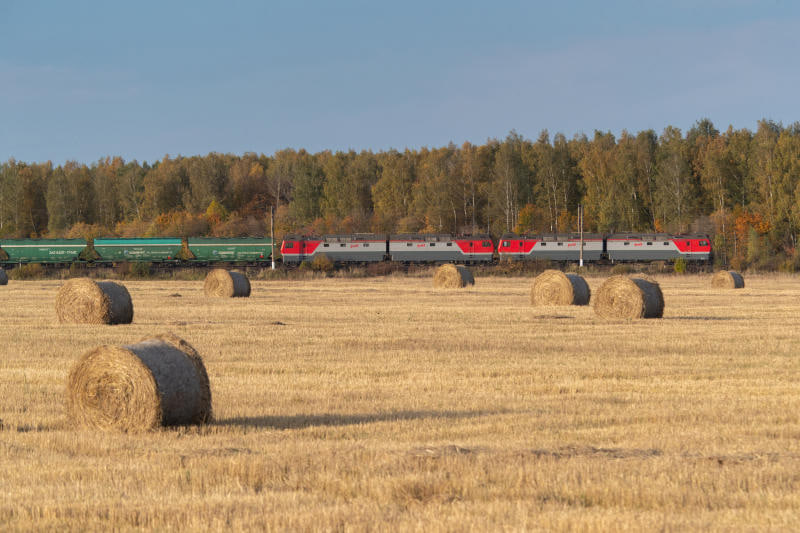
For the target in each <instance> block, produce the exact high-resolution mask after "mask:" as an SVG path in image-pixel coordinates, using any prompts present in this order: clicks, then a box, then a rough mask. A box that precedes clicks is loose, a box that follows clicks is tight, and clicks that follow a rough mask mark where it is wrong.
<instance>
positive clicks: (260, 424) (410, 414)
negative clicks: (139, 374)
mask: <svg viewBox="0 0 800 533" xmlns="http://www.w3.org/2000/svg"><path fill="white" fill-rule="evenodd" d="M509 412H510V411H504V410H498V411H397V412H391V413H363V414H338V413H326V414H319V415H307V414H302V415H291V416H252V417H249V416H243V417H233V418H226V419H219V420H216V421H214V422H213V424H214V425H217V426H242V427H251V428H252V427H256V428H271V429H305V428H309V427H321V426H352V425H358V424H372V423H376V422H397V421H403V420H421V419H426V418H444V419H449V420H453V419H463V418H478V417H481V416H491V415H498V414H506V413H509Z"/></svg>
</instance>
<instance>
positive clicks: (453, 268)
mask: <svg viewBox="0 0 800 533" xmlns="http://www.w3.org/2000/svg"><path fill="white" fill-rule="evenodd" d="M467 285H475V278H473V277H472V272H470V271H469V269H468V268H467V267H465V266H461V265H452V264H449V263H448V264H446V265H442V266H440V267H439V268H437V269H436V273H435V274H434V275H433V286H434V287H435V288H437V289H461V288H463V287H466V286H467Z"/></svg>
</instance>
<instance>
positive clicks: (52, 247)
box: [0, 239, 86, 263]
mask: <svg viewBox="0 0 800 533" xmlns="http://www.w3.org/2000/svg"><path fill="white" fill-rule="evenodd" d="M0 249H2V250H3V251H4V252H5V256H8V259H2V260H0V263H71V262H72V261H75V260H77V259H78V256H79V255H80V254H81V252H82V251H83V250H84V249H86V241H85V240H84V239H0Z"/></svg>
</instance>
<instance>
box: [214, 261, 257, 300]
mask: <svg viewBox="0 0 800 533" xmlns="http://www.w3.org/2000/svg"><path fill="white" fill-rule="evenodd" d="M203 291H204V292H205V293H206V296H212V297H215V298H245V297H247V296H250V280H248V279H247V276H245V275H244V274H242V273H241V272H236V271H234V270H225V269H222V268H215V269H214V270H212V271H211V272H209V273H208V276H206V282H205V284H204V285H203Z"/></svg>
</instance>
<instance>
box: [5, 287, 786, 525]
mask: <svg viewBox="0 0 800 533" xmlns="http://www.w3.org/2000/svg"><path fill="white" fill-rule="evenodd" d="M656 280H657V281H658V282H659V284H660V286H661V289H662V291H663V293H664V298H665V300H666V301H667V302H668V304H667V306H666V307H665V309H664V317H663V319H661V320H641V321H628V320H613V319H612V320H609V319H603V318H599V317H597V316H595V314H594V312H593V310H592V309H591V308H590V307H586V306H580V307H578V306H572V307H564V308H557V309H556V308H548V307H531V306H530V286H531V281H532V278H503V279H501V278H491V277H486V278H481V283H480V284H478V285H475V286H474V287H473V288H471V289H470V290H469V291H452V292H446V293H445V292H441V291H439V292H437V291H431V290H430V283H431V281H430V278H416V279H405V278H402V277H394V276H388V277H384V278H374V279H362V280H341V279H326V280H313V281H296V282H263V281H254V282H252V283H253V285H254V287H253V295H252V296H251V297H250V298H246V299H208V298H206V297H205V296H204V294H203V289H202V286H201V284H198V283H197V282H194V281H188V282H180V281H172V282H134V281H131V282H126V287H127V288H128V290H129V291H130V293H131V296H132V298H133V299H134V300H135V301H136V306H137V307H136V321H135V322H134V323H133V324H129V325H123V326H116V327H109V326H104V325H97V326H91V327H87V326H86V325H72V324H59V323H58V322H57V320H56V317H55V316H54V314H53V310H52V301H53V294H54V293H55V292H56V291H57V289H58V287H59V285H60V282H58V281H53V282H48V281H45V282H41V281H37V282H33V281H30V282H22V281H19V282H16V283H13V284H10V285H8V286H7V287H4V288H3V305H4V311H3V319H2V320H0V338H2V339H3V342H2V344H1V345H0V346H2V348H0V419H2V428H0V489H1V490H2V494H3V498H2V499H0V529H3V530H12V531H13V530H30V529H40V530H41V529H52V530H85V529H89V530H96V529H121V530H131V529H157V530H165V529H169V528H172V529H191V530H194V529H214V530H219V529H233V530H237V529H260V528H263V529H305V530H311V529H313V530H319V529H323V530H331V529H337V530H338V529H351V530H356V531H357V530H367V529H375V528H376V527H377V528H380V529H395V530H420V529H424V530H426V531H444V530H464V529H470V528H472V529H482V530H497V529H506V530H531V529H550V530H553V529H555V530H564V529H577V530H605V531H608V530H621V529H635V530H638V529H666V530H675V529H678V530H682V529H692V530H720V531H722V530H724V531H729V530H731V529H745V530H765V529H773V530H789V529H792V528H794V527H796V524H797V523H800V476H798V474H797V472H798V471H800V386H798V382H800V278H798V277H791V276H777V275H776V276H771V277H764V276H748V279H747V286H746V288H744V289H740V290H737V291H731V292H726V291H719V290H714V289H712V287H711V276H710V275H704V276H683V277H673V276H656ZM586 281H587V282H588V284H589V286H590V287H591V289H592V291H593V292H594V291H595V290H596V289H598V288H599V286H600V284H601V283H602V281H603V279H602V278H593V277H587V278H586ZM171 294H180V295H181V298H169V295H171ZM162 331H172V332H174V333H175V334H176V335H178V336H179V337H181V338H183V339H185V340H186V341H188V342H189V343H190V344H191V345H192V346H194V348H196V349H197V351H198V352H199V353H201V354H202V355H203V360H204V363H205V366H206V368H207V370H208V375H209V379H210V383H211V393H212V396H213V399H214V421H213V422H212V423H211V424H209V425H206V426H200V427H186V428H178V429H161V430H157V431H155V432H149V433H137V434H119V433H104V432H96V431H92V430H78V429H75V428H74V427H73V426H72V425H71V424H70V423H69V422H68V420H67V417H66V414H65V412H64V405H63V404H64V402H63V398H64V390H65V385H66V380H67V373H68V371H69V368H70V366H71V364H72V363H73V362H74V361H75V360H77V359H78V358H79V357H80V356H81V354H83V353H85V352H86V351H87V350H89V349H91V348H93V347H95V346H97V345H99V344H111V345H128V344H132V343H135V342H137V341H139V340H141V339H143V338H146V337H148V336H151V335H153V334H154V333H159V332H162Z"/></svg>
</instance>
